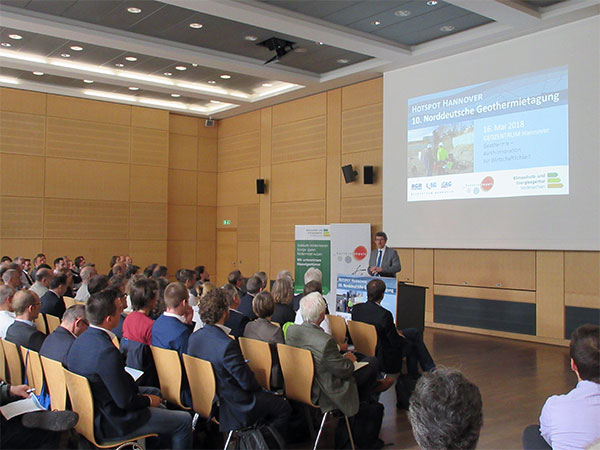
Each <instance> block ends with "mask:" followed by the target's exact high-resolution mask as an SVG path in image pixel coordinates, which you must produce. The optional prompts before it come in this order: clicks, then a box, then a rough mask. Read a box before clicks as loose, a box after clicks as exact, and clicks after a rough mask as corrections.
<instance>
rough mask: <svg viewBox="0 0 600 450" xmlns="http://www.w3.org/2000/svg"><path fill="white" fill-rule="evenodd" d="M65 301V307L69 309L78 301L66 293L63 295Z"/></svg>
mask: <svg viewBox="0 0 600 450" xmlns="http://www.w3.org/2000/svg"><path fill="white" fill-rule="evenodd" d="M63 301H64V302H65V307H66V308H67V309H69V308H70V307H71V306H73V305H76V304H77V303H78V302H77V301H76V300H75V299H74V298H73V297H67V296H66V295H63Z"/></svg>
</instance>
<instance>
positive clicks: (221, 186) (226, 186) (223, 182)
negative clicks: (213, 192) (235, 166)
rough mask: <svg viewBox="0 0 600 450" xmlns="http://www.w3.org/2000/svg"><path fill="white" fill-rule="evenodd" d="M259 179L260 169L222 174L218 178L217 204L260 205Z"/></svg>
mask: <svg viewBox="0 0 600 450" xmlns="http://www.w3.org/2000/svg"><path fill="white" fill-rule="evenodd" d="M258 177H259V168H258V167H255V168H251V169H243V170H236V171H233V172H226V173H223V174H220V175H219V177H218V178H217V204H218V205H219V206H231V205H247V204H258V194H257V193H256V179H257V178H258Z"/></svg>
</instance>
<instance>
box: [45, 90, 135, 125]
mask: <svg viewBox="0 0 600 450" xmlns="http://www.w3.org/2000/svg"><path fill="white" fill-rule="evenodd" d="M46 114H47V115H48V116H52V117H63V118H65V119H76V120H88V121H90V122H100V123H112V124H115V125H124V126H131V106H127V105H120V104H118V103H109V102H103V101H98V100H85V99H81V98H74V97H64V96H62V95H51V94H48V95H47V106H46Z"/></svg>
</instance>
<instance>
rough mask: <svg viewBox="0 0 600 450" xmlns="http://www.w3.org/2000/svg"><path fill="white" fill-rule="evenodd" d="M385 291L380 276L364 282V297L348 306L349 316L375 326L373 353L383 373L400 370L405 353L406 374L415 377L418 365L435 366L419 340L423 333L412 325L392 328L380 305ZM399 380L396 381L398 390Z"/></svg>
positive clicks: (430, 367)
mask: <svg viewBox="0 0 600 450" xmlns="http://www.w3.org/2000/svg"><path fill="white" fill-rule="evenodd" d="M384 294H385V283H384V282H383V280H377V279H375V280H371V281H369V283H368V284H367V299H368V301H367V302H365V303H358V304H356V305H354V306H353V307H352V320H356V321H358V322H365V323H370V324H371V325H374V326H375V328H376V330H377V349H376V356H377V359H378V360H379V367H380V370H382V371H383V372H385V373H398V372H401V371H402V356H403V355H404V356H406V367H407V370H408V375H409V376H410V377H411V378H413V379H417V378H419V369H418V365H417V364H420V365H421V369H422V370H423V371H425V372H428V371H430V370H433V369H435V363H434V362H433V359H432V358H431V355H430V354H429V350H427V347H426V346H425V343H424V342H423V336H422V335H421V333H420V332H419V331H418V330H417V329H415V328H406V329H404V330H398V329H396V325H395V324H394V319H393V316H392V313H391V312H389V311H388V310H387V309H385V308H384V307H383V306H381V304H380V303H381V300H383V295H384ZM399 386H400V383H398V384H397V385H396V390H397V391H396V392H397V393H398V389H399Z"/></svg>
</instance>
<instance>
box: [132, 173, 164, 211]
mask: <svg viewBox="0 0 600 450" xmlns="http://www.w3.org/2000/svg"><path fill="white" fill-rule="evenodd" d="M129 179H130V183H131V184H130V187H129V193H130V194H129V198H130V200H131V201H132V202H155V203H167V201H168V198H169V195H168V194H169V193H168V181H169V170H168V169H167V168H166V167H152V166H138V165H135V164H132V165H131V175H130V178H129Z"/></svg>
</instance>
